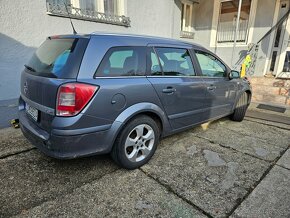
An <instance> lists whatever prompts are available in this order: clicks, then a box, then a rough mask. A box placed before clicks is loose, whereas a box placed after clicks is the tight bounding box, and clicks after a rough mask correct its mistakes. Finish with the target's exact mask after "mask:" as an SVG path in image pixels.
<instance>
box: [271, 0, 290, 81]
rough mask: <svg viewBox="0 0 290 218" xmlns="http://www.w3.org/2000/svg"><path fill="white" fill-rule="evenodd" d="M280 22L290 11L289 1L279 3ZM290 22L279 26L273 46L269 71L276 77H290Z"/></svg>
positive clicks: (285, 21) (286, 21) (284, 0)
mask: <svg viewBox="0 0 290 218" xmlns="http://www.w3.org/2000/svg"><path fill="white" fill-rule="evenodd" d="M278 10H279V13H278V19H277V21H279V20H280V19H281V18H283V16H285V14H286V13H287V12H288V10H289V1H286V0H282V1H280V2H279V8H278ZM289 23H290V22H288V19H287V18H286V20H284V22H282V23H281V24H280V25H278V27H277V29H276V32H275V36H274V41H273V45H272V52H271V60H270V63H269V68H268V71H269V72H270V73H272V75H274V76H276V77H289V76H287V75H288V74H289V72H290V66H289V65H290V61H289V50H290V48H289V46H290V43H289V30H290V26H289V25H290V24H289Z"/></svg>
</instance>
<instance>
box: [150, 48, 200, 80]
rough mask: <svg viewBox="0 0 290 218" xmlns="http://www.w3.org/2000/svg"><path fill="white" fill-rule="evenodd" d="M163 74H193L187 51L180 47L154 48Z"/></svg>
mask: <svg viewBox="0 0 290 218" xmlns="http://www.w3.org/2000/svg"><path fill="white" fill-rule="evenodd" d="M155 50H156V52H157V55H158V57H159V61H160V64H161V66H162V70H163V75H165V76H195V71H194V68H193V64H192V61H191V57H190V54H189V51H188V50H187V49H182V48H155Z"/></svg>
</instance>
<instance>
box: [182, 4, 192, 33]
mask: <svg viewBox="0 0 290 218" xmlns="http://www.w3.org/2000/svg"><path fill="white" fill-rule="evenodd" d="M181 3H182V4H183V8H182V11H183V20H182V28H181V31H185V32H193V30H190V31H188V30H186V27H185V23H186V22H185V13H186V6H187V5H189V7H190V14H189V26H190V27H191V28H192V29H194V28H193V23H192V15H193V2H191V1H187V0H182V1H181Z"/></svg>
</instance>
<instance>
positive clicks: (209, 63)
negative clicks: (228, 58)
mask: <svg viewBox="0 0 290 218" xmlns="http://www.w3.org/2000/svg"><path fill="white" fill-rule="evenodd" d="M195 53H196V57H197V60H198V62H199V65H200V68H201V72H202V75H203V76H208V77H226V75H227V69H226V66H225V65H224V64H223V63H222V62H220V61H219V60H218V59H217V58H215V57H214V56H212V55H211V54H208V53H206V52H202V51H195Z"/></svg>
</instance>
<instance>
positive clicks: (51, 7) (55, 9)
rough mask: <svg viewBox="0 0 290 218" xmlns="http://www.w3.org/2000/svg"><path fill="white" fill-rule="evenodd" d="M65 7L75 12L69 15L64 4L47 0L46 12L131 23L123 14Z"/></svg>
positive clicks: (54, 14) (128, 24) (101, 20)
mask: <svg viewBox="0 0 290 218" xmlns="http://www.w3.org/2000/svg"><path fill="white" fill-rule="evenodd" d="M67 8H68V11H69V12H70V11H72V10H73V11H75V12H74V13H69V15H70V16H69V15H68V13H67V11H66V8H65V6H64V5H63V6H60V5H58V4H54V3H51V2H47V14H48V15H51V16H57V17H71V18H72V19H77V20H85V21H91V22H97V23H106V24H112V25H118V26H125V27H130V23H131V21H130V18H129V17H126V16H124V15H122V16H118V15H110V14H105V13H100V12H97V11H88V10H82V9H80V8H74V7H71V6H69V5H68V6H67Z"/></svg>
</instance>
